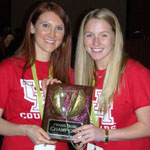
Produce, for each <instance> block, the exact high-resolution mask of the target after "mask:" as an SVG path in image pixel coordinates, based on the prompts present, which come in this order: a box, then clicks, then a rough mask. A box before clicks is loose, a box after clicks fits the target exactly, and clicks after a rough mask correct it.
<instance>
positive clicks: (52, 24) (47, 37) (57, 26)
mask: <svg viewBox="0 0 150 150" xmlns="http://www.w3.org/2000/svg"><path fill="white" fill-rule="evenodd" d="M33 31H34V32H33ZM31 33H34V34H35V49H36V59H39V60H42V58H43V59H44V60H45V61H47V59H49V57H50V55H51V53H52V52H53V51H54V50H55V49H57V48H58V47H59V46H60V45H61V43H62V40H63V37H64V33H65V28H64V23H63V21H62V20H61V19H60V18H59V16H58V15H57V14H55V13H54V12H52V11H51V12H48V11H47V12H44V13H43V14H41V15H40V17H39V19H38V20H37V22H36V24H35V26H33V25H32V24H31Z"/></svg>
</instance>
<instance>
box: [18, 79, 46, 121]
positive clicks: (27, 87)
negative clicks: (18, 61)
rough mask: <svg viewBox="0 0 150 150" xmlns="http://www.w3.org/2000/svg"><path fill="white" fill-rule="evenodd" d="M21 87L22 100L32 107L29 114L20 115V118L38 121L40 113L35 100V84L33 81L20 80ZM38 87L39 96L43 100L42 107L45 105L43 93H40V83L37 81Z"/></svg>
mask: <svg viewBox="0 0 150 150" xmlns="http://www.w3.org/2000/svg"><path fill="white" fill-rule="evenodd" d="M20 82H21V87H22V88H23V90H24V99H25V100H27V101H29V102H31V103H32V106H31V108H30V113H23V112H22V113H20V116H21V117H22V118H24V119H33V118H34V119H40V113H39V104H38V100H37V91H36V89H35V83H34V80H23V79H21V81H20ZM39 86H40V89H41V91H40V92H41V96H42V98H43V101H42V103H43V106H44V103H45V100H44V93H43V91H42V81H39Z"/></svg>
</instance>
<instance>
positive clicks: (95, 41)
mask: <svg viewBox="0 0 150 150" xmlns="http://www.w3.org/2000/svg"><path fill="white" fill-rule="evenodd" d="M99 44H100V39H99V37H94V39H93V45H94V46H98V45H99Z"/></svg>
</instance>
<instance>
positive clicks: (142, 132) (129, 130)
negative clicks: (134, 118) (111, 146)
mask: <svg viewBox="0 0 150 150" xmlns="http://www.w3.org/2000/svg"><path fill="white" fill-rule="evenodd" d="M143 137H150V124H149V125H148V124H144V123H141V122H137V123H135V124H133V125H130V126H128V127H126V128H120V129H116V130H109V141H123V140H132V139H137V138H143Z"/></svg>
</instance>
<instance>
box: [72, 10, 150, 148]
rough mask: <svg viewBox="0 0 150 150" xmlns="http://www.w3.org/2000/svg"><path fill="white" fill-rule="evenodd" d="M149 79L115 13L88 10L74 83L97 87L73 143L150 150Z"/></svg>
mask: <svg viewBox="0 0 150 150" xmlns="http://www.w3.org/2000/svg"><path fill="white" fill-rule="evenodd" d="M149 83H150V76H149V71H148V69H146V68H145V67H143V66H142V65H141V64H140V63H138V62H136V61H134V60H132V59H130V58H128V57H127V55H126V53H125V52H124V50H123V36H122V31H121V28H120V24H119V21H118V19H117V17H116V16H115V14H114V13H112V12H111V11H110V10H108V9H106V8H103V9H96V10H93V11H91V12H89V13H88V14H87V15H86V16H85V18H84V19H83V21H82V24H81V27H80V32H79V38H78V43H77V50H76V61H75V84H79V85H90V86H94V93H93V100H92V109H91V124H88V125H83V126H81V127H79V128H77V129H75V130H74V132H77V134H76V135H75V136H74V138H75V139H76V140H75V141H74V142H75V143H80V147H82V146H83V145H84V144H87V146H86V149H87V150H92V149H97V150H103V149H104V150H114V149H115V150H131V149H136V150H141V149H142V150H149V149H150V138H149V136H150V84H149Z"/></svg>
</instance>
